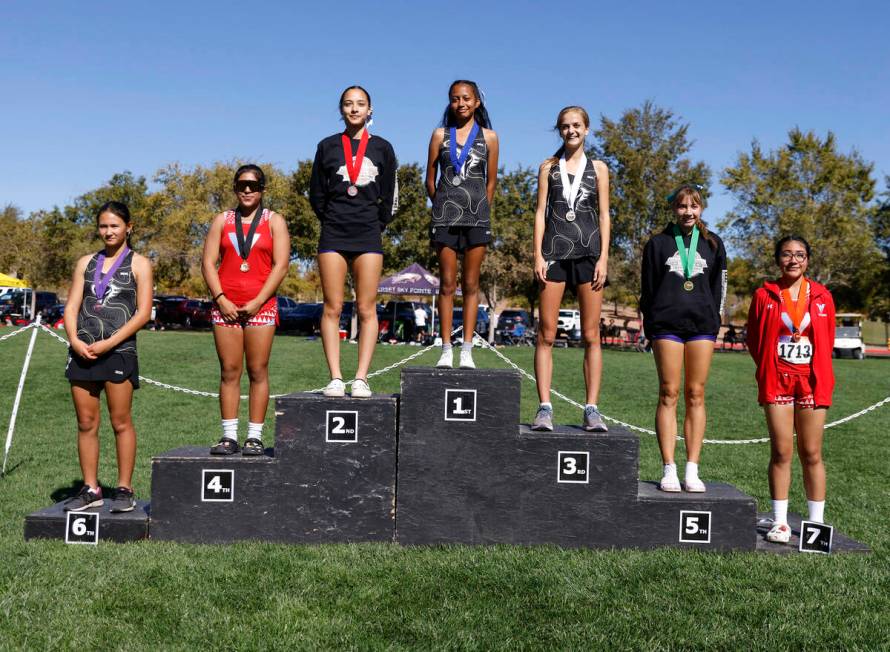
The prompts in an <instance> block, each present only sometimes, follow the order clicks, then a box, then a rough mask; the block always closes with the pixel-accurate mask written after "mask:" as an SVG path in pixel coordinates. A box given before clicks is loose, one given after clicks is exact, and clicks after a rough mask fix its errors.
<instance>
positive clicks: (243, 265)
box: [240, 260, 250, 272]
mask: <svg viewBox="0 0 890 652" xmlns="http://www.w3.org/2000/svg"><path fill="white" fill-rule="evenodd" d="M240 269H241V271H242V272H249V271H250V265H248V264H247V261H246V260H245V261H244V262H243V263H241V267H240Z"/></svg>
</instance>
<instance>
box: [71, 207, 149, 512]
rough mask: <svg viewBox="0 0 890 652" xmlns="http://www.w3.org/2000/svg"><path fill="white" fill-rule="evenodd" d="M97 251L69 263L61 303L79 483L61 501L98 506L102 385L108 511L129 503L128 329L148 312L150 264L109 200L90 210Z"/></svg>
mask: <svg viewBox="0 0 890 652" xmlns="http://www.w3.org/2000/svg"><path fill="white" fill-rule="evenodd" d="M96 228H97V230H98V232H99V237H100V238H101V239H102V243H103V244H104V248H103V249H102V251H100V252H99V253H97V254H93V255H91V256H84V257H83V258H81V259H80V260H79V261H77V265H76V267H75V268H74V278H73V279H72V282H71V290H70V291H69V293H68V303H67V304H66V305H65V331H66V332H67V334H68V341H69V342H70V343H71V348H70V349H69V353H68V365H67V367H66V368H65V376H66V377H67V378H68V381H69V382H70V383H71V398H72V399H73V401H74V411H75V412H76V413H77V453H78V456H79V458H80V468H81V471H82V472H83V488H81V490H80V492H79V493H78V494H77V495H76V496H74V497H72V498H70V499H68V500H67V501H65V510H66V511H74V512H76V511H81V510H84V509H90V508H92V507H99V506H100V505H103V504H104V500H103V497H102V489H101V487H100V486H99V479H98V472H99V408H100V405H99V396H100V394H101V393H102V390H105V400H106V402H107V403H108V415H109V417H110V418H111V427H112V429H113V430H114V438H115V443H116V445H117V484H116V485H115V488H114V489H113V490H112V492H111V496H110V498H111V505H110V510H111V511H112V512H129V511H132V510H133V508H134V507H135V506H136V497H135V496H134V494H133V485H132V481H133V467H134V465H135V463H136V430H135V429H134V428H133V419H132V416H131V413H130V409H131V407H132V403H133V390H134V389H137V388H138V387H139V361H138V359H137V357H136V333H138V332H139V330H140V329H141V328H142V327H143V326H145V324H146V323H147V322H148V319H149V317H150V315H151V300H152V299H151V297H152V280H151V264H150V263H149V262H148V259H146V258H145V257H143V256H140V255H139V254H136V253H134V252H133V251H132V250H131V249H130V247H129V239H130V230H131V229H132V226H131V224H130V210H129V209H128V208H127V206H126V205H125V204H122V203H120V202H116V201H110V202H108V203H106V204H104V205H103V206H102V207H101V208H100V209H99V211H98V213H97V214H96Z"/></svg>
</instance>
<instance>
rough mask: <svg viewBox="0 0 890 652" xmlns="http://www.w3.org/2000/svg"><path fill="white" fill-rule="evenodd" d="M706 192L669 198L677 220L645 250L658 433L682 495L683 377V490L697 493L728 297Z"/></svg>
mask: <svg viewBox="0 0 890 652" xmlns="http://www.w3.org/2000/svg"><path fill="white" fill-rule="evenodd" d="M702 190H704V188H703V187H702V186H699V185H698V184H686V185H683V186H680V188H678V189H677V190H675V191H674V192H672V193H671V194H670V195H669V196H668V203H669V204H670V207H671V211H672V212H673V217H674V221H673V222H672V223H671V224H668V225H667V227H666V228H665V229H664V231H662V232H661V233H658V234H656V235H654V236H652V238H651V239H650V240H649V242H647V243H646V246H645V248H644V249H643V270H642V278H641V281H642V288H641V289H642V292H641V296H640V310H641V312H642V313H643V329H644V332H645V333H646V337H648V338H649V339H650V340H652V350H653V352H654V353H655V368H656V369H657V370H658V384H659V390H658V407H657V408H656V410H655V430H656V432H657V433H658V446H659V448H660V449H661V458H662V462H663V464H664V472H663V476H662V478H661V482H660V484H659V487H660V489H661V490H662V491H671V492H677V491H680V490H681V486H680V480H679V477H678V475H677V465H676V462H675V461H674V449H675V448H676V439H677V400H678V398H679V396H680V381H681V379H682V378H683V376H684V373H683V372H684V368H685V384H684V387H683V397H684V400H685V403H686V418H685V420H684V422H683V436H684V439H685V441H686V474H685V476H686V477H685V482H684V486H685V489H686V491H689V492H696V493H700V492H703V491H705V484H704V482H702V481H701V480H700V479H699V475H698V463H699V459H700V457H701V449H702V443H703V441H704V437H705V425H706V418H707V413H706V411H705V383H706V382H707V380H708V371H709V370H710V368H711V357H712V356H713V355H714V342H716V341H717V332H718V331H719V330H720V323H721V321H722V320H721V316H722V314H723V301H724V299H725V297H726V250H725V249H724V248H723V242H722V241H721V240H720V238H718V237H717V235H716V234H714V233H713V232H711V231H710V230H709V229H708V228H707V226H706V224H705V223H704V222H703V221H702V219H701V215H702V211H703V210H704V205H705V204H704V199H703V197H702Z"/></svg>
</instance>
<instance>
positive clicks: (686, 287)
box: [683, 281, 695, 292]
mask: <svg viewBox="0 0 890 652" xmlns="http://www.w3.org/2000/svg"><path fill="white" fill-rule="evenodd" d="M694 287H695V284H694V283H693V282H692V281H686V282H685V283H684V284H683V289H684V290H686V291H687V292H692V288H694Z"/></svg>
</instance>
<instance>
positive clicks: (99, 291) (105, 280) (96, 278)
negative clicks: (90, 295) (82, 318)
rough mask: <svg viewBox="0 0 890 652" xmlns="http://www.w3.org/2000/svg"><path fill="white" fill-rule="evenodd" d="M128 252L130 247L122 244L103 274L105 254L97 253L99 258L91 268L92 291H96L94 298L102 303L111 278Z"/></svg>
mask: <svg viewBox="0 0 890 652" xmlns="http://www.w3.org/2000/svg"><path fill="white" fill-rule="evenodd" d="M128 253H130V248H129V247H128V246H127V245H124V248H123V251H121V252H120V255H118V257H117V258H116V259H115V261H114V262H113V263H112V264H111V269H109V270H108V271H107V272H106V273H105V274H103V273H102V266H103V265H104V264H105V254H104V253H101V254H99V258H98V259H97V260H96V269H94V270H93V291H94V292H95V293H96V300H97V301H98V302H99V303H102V298H103V297H104V296H105V291H106V290H107V289H108V284H109V283H111V278H112V277H113V276H114V273H115V272H116V271H117V270H118V268H119V267H120V266H121V263H123V262H124V258H126V257H127V254H128Z"/></svg>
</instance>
